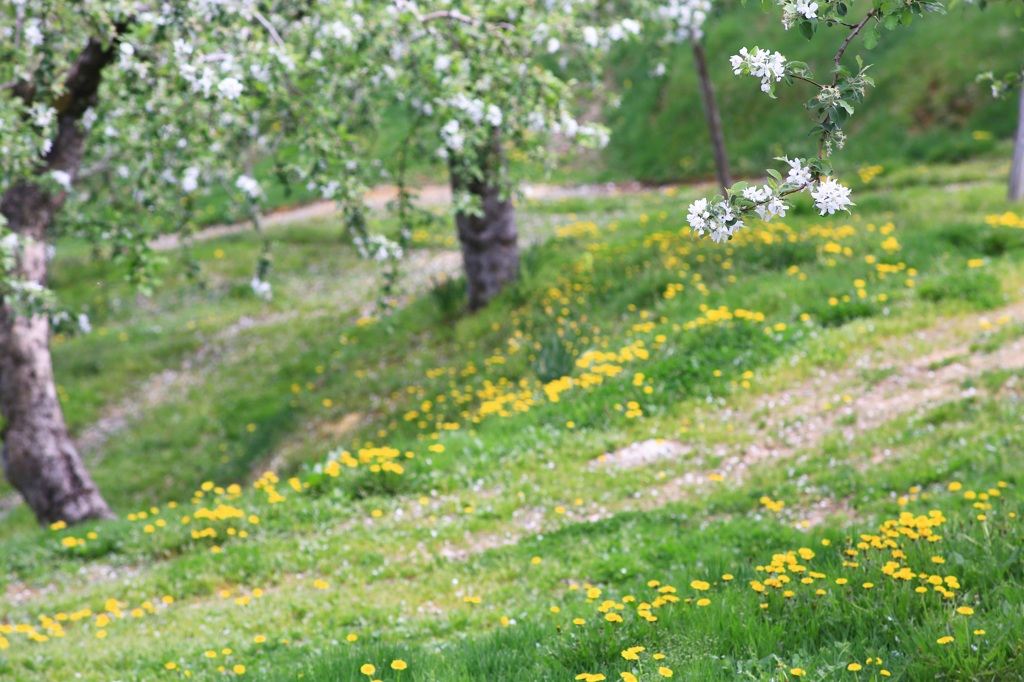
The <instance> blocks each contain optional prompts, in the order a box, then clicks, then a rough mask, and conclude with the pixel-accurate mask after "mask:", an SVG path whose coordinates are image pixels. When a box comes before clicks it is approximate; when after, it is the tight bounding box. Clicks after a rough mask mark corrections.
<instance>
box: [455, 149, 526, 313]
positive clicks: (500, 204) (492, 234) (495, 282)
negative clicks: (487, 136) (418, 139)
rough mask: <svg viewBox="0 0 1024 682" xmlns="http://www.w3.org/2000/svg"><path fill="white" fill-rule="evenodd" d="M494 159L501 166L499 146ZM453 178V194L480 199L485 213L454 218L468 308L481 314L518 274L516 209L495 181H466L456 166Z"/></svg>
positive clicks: (475, 179) (459, 214)
mask: <svg viewBox="0 0 1024 682" xmlns="http://www.w3.org/2000/svg"><path fill="white" fill-rule="evenodd" d="M491 156H492V157H496V161H495V162H496V163H501V162H502V158H501V150H500V146H499V144H498V143H496V144H495V146H494V149H492V154H491ZM451 175H452V192H453V193H454V194H458V193H459V192H469V193H470V194H472V195H473V196H475V197H478V198H479V200H480V205H481V208H482V210H483V214H482V215H470V214H468V213H457V214H456V215H455V227H456V229H457V230H458V234H459V241H460V242H461V243H462V262H463V266H464V269H465V272H466V292H467V294H468V297H469V308H470V310H479V309H480V308H483V307H484V306H485V305H487V303H488V302H489V301H490V300H491V299H492V298H494V297H495V296H497V295H498V293H499V292H500V291H501V290H502V288H504V286H505V284H507V283H508V282H510V281H512V280H514V279H515V278H516V275H517V274H518V273H519V244H518V233H517V231H516V209H515V206H513V205H512V200H511V199H502V198H501V192H500V189H499V188H498V186H497V184H495V183H494V182H493V181H492V182H488V181H487V180H480V179H477V178H473V179H470V180H468V181H467V180H465V179H464V178H462V177H460V174H459V172H458V170H457V164H456V163H453V164H452V167H451ZM484 175H487V174H486V173H485V174H484Z"/></svg>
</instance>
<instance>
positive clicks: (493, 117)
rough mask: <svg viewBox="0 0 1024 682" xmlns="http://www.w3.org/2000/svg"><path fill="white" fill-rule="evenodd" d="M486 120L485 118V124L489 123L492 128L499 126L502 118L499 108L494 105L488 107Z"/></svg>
mask: <svg viewBox="0 0 1024 682" xmlns="http://www.w3.org/2000/svg"><path fill="white" fill-rule="evenodd" d="M486 118H487V122H488V123H490V124H491V125H492V126H494V127H498V126H500V125H501V122H502V120H503V116H502V114H501V109H500V108H499V107H497V106H496V105H494V104H490V105H488V107H487V116H486Z"/></svg>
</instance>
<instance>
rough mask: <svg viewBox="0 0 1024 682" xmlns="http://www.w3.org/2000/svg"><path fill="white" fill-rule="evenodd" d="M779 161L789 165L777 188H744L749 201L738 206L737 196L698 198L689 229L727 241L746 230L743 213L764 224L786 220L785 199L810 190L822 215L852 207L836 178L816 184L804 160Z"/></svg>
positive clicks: (846, 192)
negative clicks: (712, 198)
mask: <svg viewBox="0 0 1024 682" xmlns="http://www.w3.org/2000/svg"><path fill="white" fill-rule="evenodd" d="M779 161H785V162H786V163H787V164H789V173H788V174H787V176H786V179H785V182H783V183H781V184H780V185H778V186H775V187H773V186H772V185H761V186H760V187H757V186H755V187H746V188H744V189H743V190H742V191H741V192H740V194H739V196H741V197H742V198H743V199H744V200H745V201H746V202H748V203H746V204H744V203H743V202H738V203H737V202H736V196H735V195H734V196H733V197H731V198H730V199H720V200H718V201H712V200H708V199H698V200H697V201H695V202H693V203H692V204H690V206H689V212H688V214H687V220H688V221H689V224H690V229H691V230H693V231H694V232H695V233H696V234H697V235H698V236H701V237H705V236H706V237H710V238H711V239H712V240H713V241H715V242H719V243H721V242H724V241H727V240H728V239H730V238H731V237H732V236H733V235H734V234H735V233H736V231H737V230H739V229H740V228H742V227H744V223H743V220H742V218H743V214H744V213H746V212H748V211H752V212H754V213H756V214H757V216H758V217H759V218H760V219H761V220H763V221H765V222H768V221H770V220H771V219H772V218H775V217H779V218H784V217H786V212H787V211H788V210H789V204H787V203H786V200H785V197H786V196H788V195H791V194H795V193H798V192H803V191H810V194H811V198H812V199H814V206H815V208H817V209H818V211H819V212H820V214H821V215H826V214H828V215H833V214H835V213H836V212H837V211H844V210H847V209H848V208H849V207H850V206H852V205H853V202H852V201H850V188H849V187H846V186H845V185H842V184H840V183H839V182H838V181H836V180H835V179H833V178H825V179H823V180H818V181H815V180H814V178H813V175H812V171H811V168H810V167H809V166H808V165H805V163H804V160H803V159H789V158H787V157H780V158H779ZM777 177H781V176H777Z"/></svg>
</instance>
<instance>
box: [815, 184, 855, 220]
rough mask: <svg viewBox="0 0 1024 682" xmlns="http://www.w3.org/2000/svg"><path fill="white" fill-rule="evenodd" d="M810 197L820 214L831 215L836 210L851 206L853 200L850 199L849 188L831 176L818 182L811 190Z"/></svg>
mask: <svg viewBox="0 0 1024 682" xmlns="http://www.w3.org/2000/svg"><path fill="white" fill-rule="evenodd" d="M811 197H812V198H813V199H814V206H815V207H816V208H817V209H818V210H819V211H821V215H825V214H826V213H827V214H829V215H832V214H833V213H835V212H836V211H843V210H846V208H848V207H849V206H853V202H852V201H850V188H849V187H847V186H845V185H842V184H840V183H839V182H837V181H835V180H833V179H832V178H828V179H827V180H823V181H821V182H819V183H818V186H817V187H816V188H814V189H813V190H811Z"/></svg>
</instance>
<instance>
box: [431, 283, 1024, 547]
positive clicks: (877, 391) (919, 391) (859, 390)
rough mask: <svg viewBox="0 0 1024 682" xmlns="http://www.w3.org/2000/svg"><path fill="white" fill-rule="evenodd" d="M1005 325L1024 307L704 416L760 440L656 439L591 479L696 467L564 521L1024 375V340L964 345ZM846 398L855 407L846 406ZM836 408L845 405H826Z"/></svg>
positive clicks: (589, 470)
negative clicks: (915, 350)
mask: <svg viewBox="0 0 1024 682" xmlns="http://www.w3.org/2000/svg"><path fill="white" fill-rule="evenodd" d="M999 318H1002V319H1004V320H1006V322H1005V323H1006V324H1010V323H1013V322H1017V323H1022V322H1024V302H1017V303H1014V304H1012V305H1009V306H1006V307H1004V308H1002V309H999V310H994V311H988V312H986V313H977V314H972V315H967V316H964V317H962V318H956V319H950V318H946V319H940V320H938V321H937V322H936V323H935V324H934V325H932V326H930V327H928V328H926V329H922V330H920V331H918V332H916V333H914V334H913V335H912V336H913V337H914V338H915V339H916V340H917V341H920V342H921V344H922V345H923V346H924V347H926V348H927V352H926V353H924V354H922V355H921V356H920V357H918V358H916V359H914V360H912V361H910V362H905V361H904V360H903V358H901V357H900V356H899V354H898V353H897V354H881V355H879V354H876V355H874V356H870V355H869V356H865V357H860V358H851V361H850V362H848V363H847V366H846V367H844V368H843V369H841V370H839V371H838V372H836V373H834V374H827V375H824V376H820V377H817V378H815V379H812V380H808V381H805V382H801V383H800V384H798V385H796V386H794V387H792V388H790V389H787V390H785V391H780V392H776V393H769V394H765V395H763V396H761V397H759V398H758V399H757V400H755V401H754V404H753V406H752V407H750V408H748V409H745V410H732V409H719V410H714V411H711V412H707V413H704V414H702V415H701V418H703V419H707V420H728V421H729V422H730V423H735V424H737V425H743V424H748V425H752V426H751V427H750V432H749V433H750V435H751V437H752V439H753V442H752V443H751V444H749V445H744V446H739V447H737V448H735V449H729V448H728V447H727V446H712V447H711V448H710V449H709V448H708V447H706V446H704V447H702V446H699V445H697V444H694V443H683V442H679V441H675V440H667V439H649V440H646V441H640V442H637V443H632V444H630V445H627V446H625V447H623V448H620V449H619V450H616V451H615V452H613V453H608V454H606V455H603V456H602V457H599V458H598V459H595V460H592V461H591V462H590V463H589V464H588V465H585V466H584V467H583V469H582V471H581V475H583V476H586V475H588V474H593V473H595V472H597V471H600V470H601V469H605V468H609V467H615V468H636V467H643V466H651V465H656V464H658V463H659V462H669V461H678V460H679V459H682V458H692V459H690V461H691V463H692V466H693V468H692V469H691V470H690V471H687V472H686V473H685V474H683V475H682V476H677V477H676V478H674V479H672V480H670V481H668V482H666V483H664V484H661V485H655V486H651V487H649V488H647V489H645V490H638V491H632V490H628V491H624V492H625V493H626V495H625V496H624V497H622V498H620V499H618V500H614V501H610V502H608V503H605V504H602V505H600V506H597V507H594V506H590V507H588V508H581V509H578V510H577V509H569V510H567V515H566V516H562V517H560V518H559V520H558V524H559V525H561V524H563V523H564V522H565V520H566V518H570V519H573V520H575V521H576V522H578V523H589V522H594V521H598V520H601V519H605V518H609V517H611V516H613V515H615V514H620V513H623V512H629V511H650V510H653V509H657V508H660V507H663V506H665V505H667V504H670V503H672V502H677V501H680V500H682V499H685V498H686V497H688V496H690V495H692V494H694V493H697V492H700V490H702V489H706V488H707V487H708V486H710V485H715V484H714V483H712V482H711V480H710V478H709V476H710V474H711V473H716V474H720V475H722V476H723V477H724V479H725V480H726V481H728V482H729V483H730V484H733V485H735V484H738V483H740V482H741V481H742V480H743V478H744V477H745V476H746V474H747V472H748V471H750V470H751V469H752V468H754V467H756V466H759V465H762V466H763V465H764V464H765V463H770V462H781V461H785V460H787V459H792V458H796V457H799V456H801V455H803V454H806V453H808V452H810V451H813V450H814V449H816V448H819V447H821V445H822V444H823V442H824V441H825V439H826V438H828V437H830V436H837V437H840V438H842V439H844V440H845V441H847V442H849V441H852V440H853V439H854V438H856V437H857V436H860V435H863V434H865V433H867V432H869V431H872V430H874V429H877V428H880V427H882V426H884V425H885V424H886V423H889V422H891V421H893V420H896V419H900V418H902V417H906V416H908V415H911V414H915V413H921V412H924V411H926V410H928V409H931V408H934V407H936V406H938V405H941V404H943V403H946V402H949V401H953V400H957V399H960V398H963V397H965V396H969V395H974V394H975V393H977V392H979V391H980V390H981V389H965V388H963V386H962V384H963V382H964V381H965V380H967V379H970V378H974V377H978V376H980V375H981V374H983V373H984V372H986V371H991V370H997V369H1001V370H1010V371H1020V370H1024V337H1022V338H1017V339H1014V340H1011V341H1008V342H1006V343H1005V344H1003V345H1002V346H1000V347H999V348H997V349H995V350H994V351H992V352H990V353H983V352H975V353H972V352H971V351H970V347H969V344H966V343H964V342H963V340H962V339H963V332H964V331H965V330H971V329H975V330H976V329H979V328H980V325H981V323H982V321H983V320H989V321H992V320H996V319H999ZM865 368H868V369H879V370H886V371H889V370H892V373H890V374H888V376H886V377H885V378H883V379H881V380H879V381H875V382H868V381H865V380H864V379H863V378H862V376H863V374H864V372H863V370H864V369H865ZM1012 382H1013V380H1012V379H1011V380H1010V382H1008V383H1007V385H1006V386H1007V388H1010V389H1011V390H1020V388H1016V387H1015V386H1011V385H1010V384H1011V383H1012ZM844 396H847V397H848V401H844V400H843V397H844ZM826 404H832V405H836V404H838V405H840V407H833V408H826V407H825V405H826ZM850 415H855V419H852V420H851V418H850ZM709 455H710V456H714V457H715V458H716V459H719V458H720V461H719V463H718V465H717V466H715V467H713V468H712V467H710V465H709V463H708V462H707V458H708V456H709ZM896 456H898V454H896V453H892V452H890V451H888V450H885V451H882V452H876V453H874V456H873V457H872V458H871V459H870V460H868V461H865V462H861V463H859V465H861V466H878V465H881V464H882V463H883V462H885V461H886V460H887V459H889V458H891V457H896ZM499 494H501V493H500V491H486V490H485V491H480V492H478V493H476V496H477V497H488V496H490V495H499ZM789 511H790V512H791V513H792V512H798V513H799V515H800V520H801V522H802V527H804V528H811V527H814V526H816V525H818V524H820V523H822V522H824V521H825V520H826V519H827V518H828V517H829V516H831V515H833V514H836V513H847V514H852V511H851V510H850V509H849V507H848V506H847V504H846V502H845V501H844V500H823V501H822V503H820V504H819V505H817V506H816V507H814V508H809V509H800V510H789ZM549 517H550V514H549V513H548V510H547V509H546V508H545V507H536V506H529V507H522V508H520V509H518V510H517V511H516V512H515V513H514V514H513V519H512V520H511V522H509V523H507V524H504V525H503V526H502V527H501V528H499V529H489V530H488V531H486V532H481V533H470V532H467V533H466V534H465V535H464V537H463V538H461V540H462V542H460V543H458V544H446V546H445V547H444V548H442V549H441V550H440V551H439V555H440V556H441V557H443V558H446V559H449V560H454V561H463V560H466V559H468V558H469V557H471V556H472V555H474V554H478V553H481V552H485V551H487V550H490V549H495V548H499V547H503V546H508V545H513V544H516V543H517V542H518V541H519V540H520V538H522V537H526V536H528V535H531V534H535V533H538V532H547V531H549V530H551V529H552V528H551V527H550V526H551V524H546V523H545V519H547V518H549Z"/></svg>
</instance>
